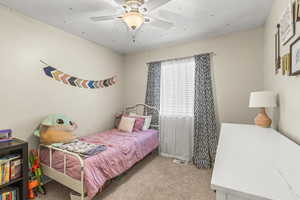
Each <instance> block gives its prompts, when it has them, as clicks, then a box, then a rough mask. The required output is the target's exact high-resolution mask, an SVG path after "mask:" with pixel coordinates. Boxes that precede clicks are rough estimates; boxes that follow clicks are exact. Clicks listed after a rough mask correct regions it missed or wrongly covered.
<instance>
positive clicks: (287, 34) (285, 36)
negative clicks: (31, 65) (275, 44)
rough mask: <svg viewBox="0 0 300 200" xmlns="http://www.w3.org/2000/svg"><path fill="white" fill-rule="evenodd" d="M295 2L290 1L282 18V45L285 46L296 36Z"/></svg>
mask: <svg viewBox="0 0 300 200" xmlns="http://www.w3.org/2000/svg"><path fill="white" fill-rule="evenodd" d="M293 10H294V9H293V2H292V0H290V2H289V4H288V7H287V8H286V9H285V10H284V12H283V13H282V15H281V18H280V38H281V45H285V44H286V43H287V42H288V41H289V40H290V39H291V38H292V37H293V36H294V35H295V23H294V11H293Z"/></svg>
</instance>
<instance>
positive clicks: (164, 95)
mask: <svg viewBox="0 0 300 200" xmlns="http://www.w3.org/2000/svg"><path fill="white" fill-rule="evenodd" d="M194 86H195V60H194V58H193V57H192V58H185V59H178V60H172V61H165V62H162V65H161V96H160V104H161V106H160V107H161V108H160V109H161V115H164V116H193V114H194V91H195V90H194Z"/></svg>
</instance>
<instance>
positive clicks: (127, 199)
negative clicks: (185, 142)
mask: <svg viewBox="0 0 300 200" xmlns="http://www.w3.org/2000/svg"><path fill="white" fill-rule="evenodd" d="M210 179H211V171H210V170H200V169H197V168H196V167H194V166H193V165H180V164H175V163H173V162H172V160H171V159H167V158H163V157H160V156H157V155H151V156H148V157H147V158H146V159H145V160H143V161H141V162H140V163H138V164H137V165H135V166H134V167H133V168H132V169H130V170H129V171H128V172H127V173H126V174H125V175H124V176H122V177H120V178H118V179H116V180H114V181H113V183H112V184H110V185H109V186H108V187H107V188H106V189H105V190H104V191H103V192H102V193H101V194H98V195H97V196H96V197H95V198H94V200H100V199H101V200H215V193H214V192H213V191H212V190H211V189H210ZM46 189H47V195H46V196H44V197H41V199H42V200H69V193H68V192H69V191H68V189H67V188H64V187H63V186H62V185H60V184H58V183H55V182H52V183H49V184H48V185H47V186H46Z"/></svg>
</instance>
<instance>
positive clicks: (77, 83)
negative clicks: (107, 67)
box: [44, 66, 117, 89]
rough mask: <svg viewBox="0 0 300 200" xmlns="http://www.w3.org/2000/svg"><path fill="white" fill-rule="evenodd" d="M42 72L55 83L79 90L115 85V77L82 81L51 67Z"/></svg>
mask: <svg viewBox="0 0 300 200" xmlns="http://www.w3.org/2000/svg"><path fill="white" fill-rule="evenodd" d="M44 72H45V74H46V76H49V77H50V78H53V79H54V80H56V81H60V82H62V83H64V84H66V85H70V86H74V87H79V88H90V89H97V88H106V87H110V86H112V85H114V84H116V82H117V81H116V76H113V77H111V78H108V79H105V80H99V81H94V80H83V79H80V78H77V77H74V76H71V75H69V74H66V73H63V72H61V71H59V70H57V69H56V68H54V67H51V66H47V67H45V68H44Z"/></svg>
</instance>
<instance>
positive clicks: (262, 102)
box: [249, 91, 277, 128]
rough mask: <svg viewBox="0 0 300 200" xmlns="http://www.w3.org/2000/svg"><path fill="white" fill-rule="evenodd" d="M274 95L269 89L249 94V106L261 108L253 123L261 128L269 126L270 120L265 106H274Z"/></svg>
mask: <svg viewBox="0 0 300 200" xmlns="http://www.w3.org/2000/svg"><path fill="white" fill-rule="evenodd" d="M276 106H277V104H276V95H275V93H274V92H271V91H261V92H252V93H251V95H250V103H249V107H250V108H261V110H260V113H259V114H258V115H257V116H256V118H255V124H256V125H257V126H260V127H263V128H269V127H270V126H271V124H272V120H271V119H270V117H269V116H268V115H267V113H266V108H274V107H276Z"/></svg>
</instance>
